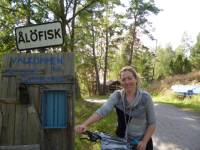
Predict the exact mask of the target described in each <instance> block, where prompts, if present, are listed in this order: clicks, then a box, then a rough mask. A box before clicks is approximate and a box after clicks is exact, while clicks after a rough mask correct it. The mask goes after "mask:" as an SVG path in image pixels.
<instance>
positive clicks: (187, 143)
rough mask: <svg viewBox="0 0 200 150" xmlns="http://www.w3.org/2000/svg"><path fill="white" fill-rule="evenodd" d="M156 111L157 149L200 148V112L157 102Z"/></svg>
mask: <svg viewBox="0 0 200 150" xmlns="http://www.w3.org/2000/svg"><path fill="white" fill-rule="evenodd" d="M155 111H156V117H157V128H156V133H155V135H154V136H153V140H154V147H155V149H156V150H200V114H194V113H191V112H185V111H182V110H181V109H179V108H176V107H174V106H170V105H164V104H155Z"/></svg>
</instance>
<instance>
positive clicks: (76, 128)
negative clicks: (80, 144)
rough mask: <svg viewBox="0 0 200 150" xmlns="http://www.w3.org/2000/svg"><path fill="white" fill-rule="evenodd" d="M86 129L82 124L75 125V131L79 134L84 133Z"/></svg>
mask: <svg viewBox="0 0 200 150" xmlns="http://www.w3.org/2000/svg"><path fill="white" fill-rule="evenodd" d="M86 130H87V126H85V125H84V124H81V125H77V126H75V132H76V133H79V134H80V133H84V132H85V131H86Z"/></svg>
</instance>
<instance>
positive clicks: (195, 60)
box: [190, 33, 200, 70]
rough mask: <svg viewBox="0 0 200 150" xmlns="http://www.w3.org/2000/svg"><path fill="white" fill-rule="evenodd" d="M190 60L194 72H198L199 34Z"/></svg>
mask: <svg viewBox="0 0 200 150" xmlns="http://www.w3.org/2000/svg"><path fill="white" fill-rule="evenodd" d="M190 60H191V63H192V66H193V68H194V70H200V65H199V64H200V33H199V34H198V36H197V42H196V43H195V45H194V46H193V47H192V50H191V56H190Z"/></svg>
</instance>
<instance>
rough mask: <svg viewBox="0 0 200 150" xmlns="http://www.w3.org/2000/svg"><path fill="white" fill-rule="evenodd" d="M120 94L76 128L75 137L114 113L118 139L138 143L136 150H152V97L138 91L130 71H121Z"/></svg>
mask: <svg viewBox="0 0 200 150" xmlns="http://www.w3.org/2000/svg"><path fill="white" fill-rule="evenodd" d="M120 80H121V86H122V87H123V89H122V90H116V91H115V92H114V93H113V94H112V95H111V96H110V97H109V100H108V101H107V102H106V103H105V104H104V105H103V106H102V107H101V108H99V109H98V110H97V111H96V112H95V113H94V114H93V115H92V116H90V117H89V118H88V119H87V120H86V121H85V122H84V123H82V124H81V125H77V126H76V127H75V131H76V133H83V132H85V131H86V130H87V127H88V126H89V125H91V124H93V123H95V122H97V121H98V120H100V119H102V118H103V117H104V116H106V115H107V114H108V112H110V111H111V110H112V108H113V107H115V109H116V113H117V117H118V120H117V121H118V126H117V130H116V134H117V136H119V137H121V138H125V139H127V141H129V142H133V140H138V141H139V143H138V145H137V150H152V149H153V142H152V138H151V137H152V135H153V133H154V131H155V128H156V126H155V124H156V119H155V113H154V106H153V102H152V99H151V96H150V95H149V94H148V93H147V92H145V91H142V90H140V89H139V77H138V75H137V73H136V71H135V70H134V69H133V68H132V67H130V66H127V67H124V68H122V70H121V71H120Z"/></svg>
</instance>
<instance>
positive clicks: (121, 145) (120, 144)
mask: <svg viewBox="0 0 200 150" xmlns="http://www.w3.org/2000/svg"><path fill="white" fill-rule="evenodd" d="M84 134H86V135H87V136H88V140H89V141H92V142H97V141H100V143H101V150H134V149H136V146H137V145H133V144H130V143H128V142H126V141H125V140H124V139H121V138H118V137H113V136H112V135H109V134H106V133H103V132H91V131H86V132H85V133H84Z"/></svg>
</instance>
